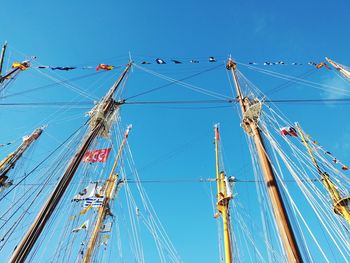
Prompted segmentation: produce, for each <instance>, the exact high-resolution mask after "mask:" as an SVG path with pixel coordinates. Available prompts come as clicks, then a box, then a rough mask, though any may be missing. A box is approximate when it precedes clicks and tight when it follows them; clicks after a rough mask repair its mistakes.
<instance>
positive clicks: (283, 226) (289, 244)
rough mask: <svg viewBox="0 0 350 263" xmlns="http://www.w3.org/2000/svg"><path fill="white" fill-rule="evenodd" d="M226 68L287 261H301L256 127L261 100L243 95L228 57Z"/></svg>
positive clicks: (234, 69) (233, 65)
mask: <svg viewBox="0 0 350 263" xmlns="http://www.w3.org/2000/svg"><path fill="white" fill-rule="evenodd" d="M226 68H227V69H228V70H230V71H231V73H232V76H233V80H234V83H235V87H236V91H237V95H238V96H237V98H238V101H239V104H240V107H241V110H242V116H243V120H242V127H243V129H244V130H245V131H246V132H247V133H248V134H249V135H250V136H251V137H252V138H253V140H254V143H255V147H256V149H257V153H258V156H259V160H260V166H261V168H262V171H263V175H264V180H265V183H266V186H267V191H268V193H269V196H270V200H271V204H272V207H273V211H274V215H275V218H276V222H277V225H278V228H279V233H280V236H281V238H282V241H283V246H284V249H285V252H286V255H287V258H288V261H289V262H303V260H302V257H301V253H300V250H299V247H298V244H297V241H296V238H295V235H294V233H293V229H292V226H291V223H290V220H289V218H288V214H287V211H286V208H285V206H284V204H283V200H282V196H281V192H280V190H279V187H278V184H277V181H276V178H275V175H274V173H273V170H272V166H271V163H270V161H269V158H268V156H267V153H266V149H265V146H264V142H263V140H262V137H261V135H260V130H259V128H258V119H259V115H260V110H261V102H260V101H259V100H257V99H254V100H252V99H250V98H247V97H243V96H242V93H241V89H240V86H239V83H238V79H237V75H236V68H237V64H236V63H235V62H234V61H233V60H232V59H229V60H228V62H227V65H226Z"/></svg>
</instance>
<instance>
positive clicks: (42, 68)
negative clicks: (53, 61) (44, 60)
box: [38, 66, 50, 69]
mask: <svg viewBox="0 0 350 263" xmlns="http://www.w3.org/2000/svg"><path fill="white" fill-rule="evenodd" d="M38 68H41V69H43V68H50V66H38Z"/></svg>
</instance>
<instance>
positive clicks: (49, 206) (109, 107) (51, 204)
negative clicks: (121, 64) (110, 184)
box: [10, 62, 132, 263]
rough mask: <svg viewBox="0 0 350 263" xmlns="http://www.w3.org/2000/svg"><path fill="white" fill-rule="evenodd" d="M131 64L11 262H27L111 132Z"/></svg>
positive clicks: (98, 111)
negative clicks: (89, 157)
mask: <svg viewBox="0 0 350 263" xmlns="http://www.w3.org/2000/svg"><path fill="white" fill-rule="evenodd" d="M131 65H132V62H129V63H128V65H127V66H126V68H125V70H124V71H123V73H122V74H121V76H120V77H119V79H118V80H117V81H116V82H115V83H114V85H113V86H112V87H111V88H110V90H109V91H108V93H107V94H106V95H105V97H104V98H103V99H102V100H101V101H100V102H99V103H98V104H97V105H96V106H95V107H94V108H93V110H92V111H91V112H90V127H91V131H90V132H89V134H88V135H87V136H86V137H85V139H84V141H83V142H82V144H81V146H80V148H79V150H78V151H77V153H76V154H75V155H74V157H73V159H72V160H71V161H70V163H69V165H68V167H67V168H66V171H65V172H64V174H63V175H62V177H61V179H60V181H59V183H58V184H57V186H56V188H55V189H54V191H53V192H52V194H51V196H50V197H49V198H48V200H47V202H46V203H45V205H44V206H43V207H42V209H41V210H40V212H39V214H38V215H37V217H36V218H35V220H34V222H33V224H32V225H31V227H30V228H29V230H28V232H27V233H26V235H25V236H24V237H23V239H22V241H21V242H20V243H19V244H18V246H17V247H16V249H15V251H14V252H13V254H12V256H11V258H10V262H16V263H19V262H24V261H25V259H26V258H27V256H28V255H29V253H30V251H31V249H32V248H33V246H34V245H35V242H36V241H37V240H38V238H39V237H40V234H41V232H42V231H43V229H44V228H45V226H46V224H47V222H48V220H49V219H50V217H51V215H52V214H53V212H54V210H55V208H56V206H57V205H58V203H59V201H60V200H61V198H62V197H63V195H64V193H65V191H66V189H67V188H68V185H69V183H70V181H71V180H72V178H73V176H74V174H75V172H76V170H77V169H78V167H79V164H80V162H81V160H82V159H83V157H84V154H85V152H86V151H87V149H88V148H89V146H90V145H91V143H92V142H93V141H94V139H95V138H96V137H97V136H99V135H101V134H105V133H106V132H108V129H109V124H108V123H110V121H111V119H112V118H113V117H114V116H115V115H114V114H115V112H116V110H118V108H119V106H120V105H121V104H122V103H120V102H116V101H115V100H113V98H112V97H113V94H114V92H115V91H116V90H117V88H118V87H119V85H120V83H121V82H122V80H123V79H124V77H125V76H126V74H127V73H128V71H129V69H130V68H131Z"/></svg>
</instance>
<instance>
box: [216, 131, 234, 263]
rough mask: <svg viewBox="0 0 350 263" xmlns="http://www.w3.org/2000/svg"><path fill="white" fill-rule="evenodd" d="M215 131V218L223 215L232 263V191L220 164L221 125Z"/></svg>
mask: <svg viewBox="0 0 350 263" xmlns="http://www.w3.org/2000/svg"><path fill="white" fill-rule="evenodd" d="M214 132H215V160H216V183H217V189H218V195H217V199H218V202H217V204H216V207H217V210H218V213H216V214H215V218H217V217H219V216H220V215H221V216H222V224H223V231H224V249H225V262H226V263H232V252H231V234H230V214H229V205H230V200H231V199H232V193H231V191H230V190H229V187H230V186H229V185H228V184H229V182H228V179H227V178H226V176H225V173H224V172H223V171H220V166H219V138H220V135H219V127H218V125H215V126H214Z"/></svg>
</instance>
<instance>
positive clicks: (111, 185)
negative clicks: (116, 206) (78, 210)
mask: <svg viewBox="0 0 350 263" xmlns="http://www.w3.org/2000/svg"><path fill="white" fill-rule="evenodd" d="M130 129H131V125H129V126H128V128H127V129H126V131H125V134H124V138H123V141H122V143H121V145H120V147H119V150H118V154H117V157H116V158H115V161H114V164H113V168H112V170H111V172H110V174H109V177H108V179H107V181H106V184H105V194H104V199H103V204H102V206H101V207H99V208H98V215H97V219H96V224H95V226H94V229H93V231H92V234H91V238H90V241H89V244H88V248H87V251H86V254H85V256H84V259H83V263H89V262H90V261H91V256H92V254H93V252H94V249H95V246H96V241H97V238H98V234H99V231H100V229H101V226H102V223H103V220H104V219H105V217H106V215H107V213H106V212H107V210H108V209H109V201H110V200H111V198H113V197H112V194H113V189H115V187H117V186H118V175H117V174H115V168H116V167H117V164H118V162H119V159H120V156H121V153H122V151H123V148H124V145H125V143H126V141H127V139H128V136H129V132H130ZM116 184H117V185H116Z"/></svg>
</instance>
